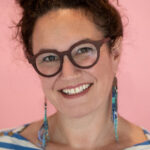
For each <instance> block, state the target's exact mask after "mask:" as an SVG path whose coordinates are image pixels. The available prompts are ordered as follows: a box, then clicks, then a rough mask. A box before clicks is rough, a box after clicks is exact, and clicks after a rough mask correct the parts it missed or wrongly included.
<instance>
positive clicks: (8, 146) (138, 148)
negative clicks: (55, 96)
mask: <svg viewBox="0 0 150 150" xmlns="http://www.w3.org/2000/svg"><path fill="white" fill-rule="evenodd" d="M28 125H29V124H26V125H23V126H21V127H19V128H15V129H14V128H13V129H7V130H3V131H2V130H0V150H42V149H41V148H39V147H38V146H36V145H34V144H33V143H31V142H30V141H29V140H27V139H26V138H24V137H23V136H21V135H20V134H19V132H21V131H23V129H25V128H26V127H27V126H28ZM143 132H144V134H145V135H146V137H147V139H148V140H147V141H145V142H142V143H139V144H136V145H133V146H132V147H128V148H125V149H124V150H150V132H148V131H147V130H145V129H143Z"/></svg>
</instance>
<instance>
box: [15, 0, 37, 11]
mask: <svg viewBox="0 0 150 150" xmlns="http://www.w3.org/2000/svg"><path fill="white" fill-rule="evenodd" d="M36 1H37V0H16V2H17V3H18V4H19V5H20V6H21V7H22V8H24V9H25V8H28V7H30V6H31V5H33V4H36Z"/></svg>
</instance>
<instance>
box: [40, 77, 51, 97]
mask: <svg viewBox="0 0 150 150" xmlns="http://www.w3.org/2000/svg"><path fill="white" fill-rule="evenodd" d="M40 81H41V85H42V89H43V92H44V94H45V96H46V97H47V96H48V97H49V96H50V94H52V91H53V89H54V88H53V85H54V78H45V77H40Z"/></svg>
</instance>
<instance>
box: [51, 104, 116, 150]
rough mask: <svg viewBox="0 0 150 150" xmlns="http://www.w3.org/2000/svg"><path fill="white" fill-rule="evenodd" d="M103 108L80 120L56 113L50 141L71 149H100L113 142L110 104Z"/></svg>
mask: <svg viewBox="0 0 150 150" xmlns="http://www.w3.org/2000/svg"><path fill="white" fill-rule="evenodd" d="M110 102H111V101H110ZM103 108H105V109H103ZM103 108H101V109H100V108H99V109H97V110H95V111H94V112H92V113H90V114H88V115H86V116H84V117H80V118H70V117H67V116H64V115H62V114H61V113H58V112H57V113H56V114H55V117H54V118H55V125H54V129H53V131H52V133H51V134H52V135H53V137H52V138H51V139H52V140H53V141H55V142H56V141H57V142H59V143H62V144H67V145H70V146H71V147H73V148H94V147H101V146H104V145H106V144H108V143H110V142H112V141H114V128H113V122H112V121H111V103H110V104H108V106H105V107H103ZM87 143H88V144H87Z"/></svg>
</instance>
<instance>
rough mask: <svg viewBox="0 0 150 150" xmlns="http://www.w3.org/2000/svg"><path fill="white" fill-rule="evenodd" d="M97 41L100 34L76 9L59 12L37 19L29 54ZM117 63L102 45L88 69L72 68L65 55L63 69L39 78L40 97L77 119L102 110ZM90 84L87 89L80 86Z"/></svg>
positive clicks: (100, 36)
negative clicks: (40, 86) (51, 75)
mask: <svg viewBox="0 0 150 150" xmlns="http://www.w3.org/2000/svg"><path fill="white" fill-rule="evenodd" d="M87 38H88V39H92V40H101V39H103V38H104V37H103V33H102V32H101V31H99V30H98V29H97V28H96V26H95V25H94V24H93V23H92V22H91V21H90V20H89V19H88V17H86V16H85V15H84V14H82V13H81V12H80V11H79V10H73V9H60V10H57V11H53V12H49V13H47V14H46V15H44V16H42V17H40V18H39V19H38V20H37V22H36V24H35V27H34V32H33V39H32V41H33V43H32V46H33V53H34V54H36V53H38V52H39V51H40V49H57V50H58V51H59V52H63V51H65V50H67V49H69V47H70V46H71V45H73V44H74V43H76V42H78V41H80V40H83V39H87ZM117 66H118V61H117V60H116V59H114V56H113V55H110V54H109V49H108V47H107V45H106V43H105V44H103V45H102V47H101V48H100V58H99V61H98V63H97V64H96V65H95V66H93V67H92V68H89V69H80V68H77V67H75V66H74V65H73V64H72V63H71V62H70V60H69V59H68V57H67V56H65V57H64V63H63V68H62V70H61V72H60V73H58V74H57V75H56V76H54V77H50V78H46V77H42V76H40V75H39V77H40V80H41V83H42V88H43V91H44V94H45V96H46V98H47V99H48V100H50V102H51V103H52V104H53V105H54V106H55V107H56V109H57V110H58V112H60V113H62V114H64V115H66V116H70V117H81V116H84V115H86V114H88V113H90V112H93V111H95V110H97V109H98V108H99V109H104V108H105V107H106V106H107V104H108V100H109V99H108V97H109V94H110V91H111V86H112V81H113V78H114V75H115V72H116V70H117ZM89 84H90V85H91V84H92V86H90V87H89V88H88V89H86V90H83V87H87V86H88V85H89ZM71 89H78V91H79V90H83V91H82V92H81V91H80V92H81V93H80V94H74V95H71V96H66V95H65V94H63V93H62V92H60V90H64V91H65V90H68V91H69V90H70V91H71Z"/></svg>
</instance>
